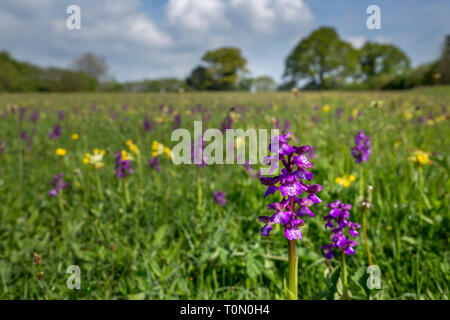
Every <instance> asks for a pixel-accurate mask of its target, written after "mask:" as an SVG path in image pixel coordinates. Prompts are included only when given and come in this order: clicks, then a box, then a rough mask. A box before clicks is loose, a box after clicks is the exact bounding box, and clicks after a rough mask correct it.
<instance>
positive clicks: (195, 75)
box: [186, 66, 213, 91]
mask: <svg viewBox="0 0 450 320" xmlns="http://www.w3.org/2000/svg"><path fill="white" fill-rule="evenodd" d="M186 83H187V85H188V86H189V87H191V88H192V89H194V90H200V91H201V90H207V89H209V88H210V87H211V86H212V84H213V79H212V76H211V75H210V74H209V72H208V69H207V68H206V67H204V66H198V67H196V68H195V69H194V70H192V72H191V75H190V76H189V77H188V78H187V79H186Z"/></svg>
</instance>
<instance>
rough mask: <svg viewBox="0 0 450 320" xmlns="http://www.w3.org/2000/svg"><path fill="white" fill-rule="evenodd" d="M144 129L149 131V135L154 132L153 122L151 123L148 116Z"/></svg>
mask: <svg viewBox="0 0 450 320" xmlns="http://www.w3.org/2000/svg"><path fill="white" fill-rule="evenodd" d="M143 127H144V130H145V131H147V132H148V133H151V132H152V130H153V126H152V122H151V121H150V119H149V117H148V115H147V116H146V117H145V119H144V122H143Z"/></svg>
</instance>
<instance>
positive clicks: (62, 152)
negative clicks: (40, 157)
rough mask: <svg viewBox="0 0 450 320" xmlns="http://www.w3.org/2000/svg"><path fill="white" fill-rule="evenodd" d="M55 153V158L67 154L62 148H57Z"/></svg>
mask: <svg viewBox="0 0 450 320" xmlns="http://www.w3.org/2000/svg"><path fill="white" fill-rule="evenodd" d="M55 153H56V155H57V156H60V157H64V156H65V155H66V154H67V150H66V149H64V148H57V149H56V151H55Z"/></svg>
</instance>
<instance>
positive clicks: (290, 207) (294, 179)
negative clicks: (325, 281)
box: [259, 132, 323, 240]
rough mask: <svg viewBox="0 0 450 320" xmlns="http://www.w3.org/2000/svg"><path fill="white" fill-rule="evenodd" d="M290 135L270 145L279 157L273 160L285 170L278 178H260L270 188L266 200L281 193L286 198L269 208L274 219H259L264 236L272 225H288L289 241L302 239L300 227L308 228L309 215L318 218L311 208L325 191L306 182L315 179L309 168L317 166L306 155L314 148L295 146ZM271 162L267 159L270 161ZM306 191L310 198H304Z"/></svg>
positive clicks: (270, 148) (278, 138)
mask: <svg viewBox="0 0 450 320" xmlns="http://www.w3.org/2000/svg"><path fill="white" fill-rule="evenodd" d="M289 136H290V132H288V133H287V134H285V135H280V136H277V137H275V138H273V139H272V141H271V144H270V145H269V150H270V151H271V152H277V153H278V154H277V155H275V156H272V159H271V160H272V161H277V163H278V160H281V162H282V163H283V166H284V168H283V169H282V170H281V173H280V174H279V175H278V176H274V177H260V182H261V183H262V184H263V185H265V186H267V189H266V192H265V194H264V197H266V196H268V195H270V194H274V193H275V192H276V191H279V192H280V193H281V195H282V196H283V199H282V200H281V201H280V202H274V203H271V204H269V205H268V206H267V208H268V209H270V210H274V211H275V213H274V214H273V215H272V216H270V217H269V216H261V217H259V221H260V222H264V223H265V226H264V227H263V228H262V229H261V235H262V236H266V237H268V236H269V233H270V231H271V230H272V226H273V225H274V224H277V223H281V224H283V226H284V234H285V237H286V238H287V239H288V240H295V239H302V233H301V231H300V228H299V227H300V226H302V225H304V224H305V222H304V220H303V219H301V218H303V217H304V216H305V215H308V216H310V217H314V213H313V212H312V211H311V210H310V209H309V207H311V206H312V205H313V204H318V203H320V202H321V200H320V199H319V197H317V195H316V194H317V193H318V192H319V191H321V190H322V189H323V188H322V186H321V185H319V184H315V185H307V184H306V183H304V181H303V180H308V181H310V180H312V178H313V174H312V173H311V172H309V171H307V170H306V169H310V168H312V167H313V164H312V163H311V162H310V161H309V160H308V159H307V158H306V156H305V154H307V153H309V152H310V151H311V147H310V146H307V145H305V146H301V147H296V146H291V145H290V144H289V143H288V141H287V139H288V137H289ZM276 142H278V150H274V148H273V146H274V143H276ZM266 162H267V159H266ZM303 192H305V193H307V194H308V195H307V196H306V197H303V198H302V197H301V195H302V194H303Z"/></svg>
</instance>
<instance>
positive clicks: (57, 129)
mask: <svg viewBox="0 0 450 320" xmlns="http://www.w3.org/2000/svg"><path fill="white" fill-rule="evenodd" d="M48 136H49V138H50V139H52V140H56V139H58V138H59V137H61V126H60V125H59V124H57V125H56V126H54V127H53V129H52V131H50V132H49V134H48Z"/></svg>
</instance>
